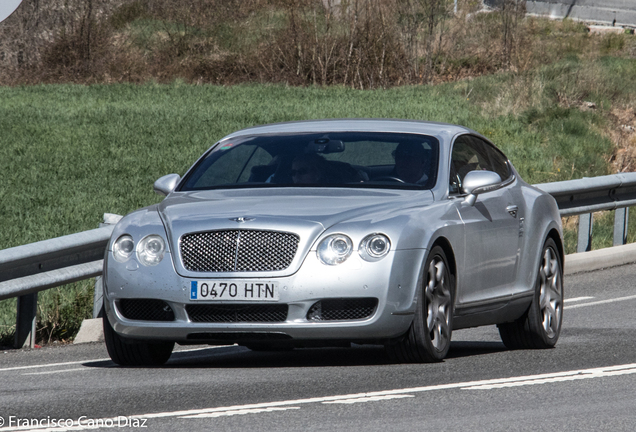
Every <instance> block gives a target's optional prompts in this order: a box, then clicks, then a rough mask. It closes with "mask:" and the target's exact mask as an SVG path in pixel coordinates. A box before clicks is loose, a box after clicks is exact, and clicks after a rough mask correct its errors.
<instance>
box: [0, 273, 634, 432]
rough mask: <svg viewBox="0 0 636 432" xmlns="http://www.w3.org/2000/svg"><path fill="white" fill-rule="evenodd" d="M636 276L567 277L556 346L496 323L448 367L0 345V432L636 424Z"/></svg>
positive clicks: (198, 351)
mask: <svg viewBox="0 0 636 432" xmlns="http://www.w3.org/2000/svg"><path fill="white" fill-rule="evenodd" d="M635 282H636V265H630V266H623V267H618V268H614V269H610V270H603V271H598V272H594V273H585V274H578V275H572V276H568V277H567V278H566V286H565V289H566V299H567V300H566V309H565V318H564V328H563V332H562V334H561V339H560V340H559V343H558V345H557V347H556V348H555V349H552V350H544V351H508V350H506V349H505V347H504V346H503V345H502V344H501V342H500V340H499V337H498V333H497V331H496V329H495V328H494V327H486V328H479V329H470V330H462V331H457V332H455V333H454V335H453V343H452V348H451V351H450V354H449V357H448V359H447V360H446V361H444V362H443V363H439V364H418V365H401V364H391V363H390V362H389V361H388V359H387V357H386V356H385V354H384V351H383V350H382V348H380V347H366V346H355V347H354V348H352V349H303V350H295V351H292V352H283V353H257V352H251V351H249V350H247V349H245V348H241V347H222V348H211V347H203V346H199V347H179V350H180V351H178V352H175V353H174V354H173V356H172V358H171V359H170V361H169V362H168V364H167V365H166V366H165V367H162V368H154V369H153V368H121V367H117V366H115V365H114V364H113V363H112V362H111V361H110V360H108V355H107V353H106V349H105V347H104V346H103V345H101V344H85V345H77V346H65V347H57V348H55V347H51V348H43V349H38V350H33V351H7V352H0V424H1V423H3V424H4V427H3V428H0V432H4V431H9V430H16V429H18V428H17V426H24V427H23V428H22V429H23V430H31V429H34V426H35V425H37V424H40V425H44V426H52V425H53V424H54V422H55V423H59V422H60V421H61V422H62V423H67V424H69V425H70V424H71V423H73V422H74V426H72V427H70V428H68V430H84V429H86V428H87V427H88V426H92V425H106V426H112V427H108V428H107V427H105V428H103V430H109V429H115V428H116V429H121V428H124V427H125V428H127V429H142V427H144V426H145V428H143V429H145V430H152V431H175V430H176V431H181V430H187V431H188V432H193V431H225V430H232V431H234V430H237V431H242V430H246V431H247V430H250V431H261V430H266V431H296V430H303V431H343V430H344V431H349V430H355V431H357V430H364V431H365V432H367V431H368V432H371V431H383V432H386V431H393V430H399V431H411V430H450V431H452V430H471V431H504V430H505V431H511V430H550V431H560V430H564V431H565V430H567V431H570V430H576V431H600V430H607V431H609V430H611V431H633V430H634V429H635V428H636V390H635V389H636V331H635V330H636V314H635V313H634V310H635V309H636V289H634V283H635ZM131 416H139V417H136V418H133V417H131ZM78 421H80V422H81V425H78ZM27 423H28V426H27ZM53 430H61V429H53Z"/></svg>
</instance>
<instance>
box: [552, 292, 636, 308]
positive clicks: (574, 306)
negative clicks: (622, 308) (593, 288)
mask: <svg viewBox="0 0 636 432" xmlns="http://www.w3.org/2000/svg"><path fill="white" fill-rule="evenodd" d="M626 300H636V295H633V296H628V297H619V298H614V299H608V300H599V301H595V302H590V303H583V304H577V305H571V306H564V309H574V308H582V307H586V306H596V305H601V304H607V303H616V302H621V301H626Z"/></svg>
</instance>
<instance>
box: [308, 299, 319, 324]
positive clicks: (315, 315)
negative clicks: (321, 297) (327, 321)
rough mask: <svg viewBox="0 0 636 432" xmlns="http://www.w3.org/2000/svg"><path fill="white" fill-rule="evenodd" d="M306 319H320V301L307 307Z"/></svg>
mask: <svg viewBox="0 0 636 432" xmlns="http://www.w3.org/2000/svg"><path fill="white" fill-rule="evenodd" d="M307 321H322V303H321V302H317V303H314V305H313V306H312V307H311V308H309V312H307Z"/></svg>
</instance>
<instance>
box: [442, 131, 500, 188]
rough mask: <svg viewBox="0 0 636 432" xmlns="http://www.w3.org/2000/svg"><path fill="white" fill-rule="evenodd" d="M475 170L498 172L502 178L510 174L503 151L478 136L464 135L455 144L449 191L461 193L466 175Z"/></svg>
mask: <svg viewBox="0 0 636 432" xmlns="http://www.w3.org/2000/svg"><path fill="white" fill-rule="evenodd" d="M475 170H487V171H493V172H496V173H497V174H499V176H500V177H501V179H502V180H505V179H507V178H508V177H509V176H510V169H509V167H508V162H507V160H506V158H505V156H504V155H503V154H502V153H500V152H499V151H498V150H497V149H495V148H494V147H493V146H491V145H490V144H488V143H487V142H485V141H483V140H481V139H479V138H477V137H473V136H470V135H462V136H460V137H458V138H457V139H456V140H455V145H454V146H453V153H452V155H451V167H450V171H451V172H450V184H449V188H450V189H449V192H450V193H451V194H456V193H461V190H462V182H463V181H464V177H466V174H468V173H469V172H470V171H475Z"/></svg>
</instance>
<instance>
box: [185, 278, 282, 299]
mask: <svg viewBox="0 0 636 432" xmlns="http://www.w3.org/2000/svg"><path fill="white" fill-rule="evenodd" d="M278 299H279V292H278V284H277V283H276V282H244V281H242V282H235V281H209V280H207V281H192V282H191V283H190V300H195V301H199V300H204V301H211V300H234V301H277V300H278Z"/></svg>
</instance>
